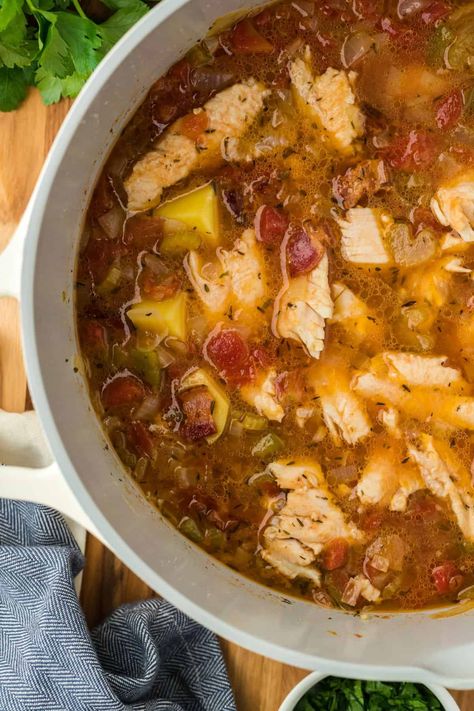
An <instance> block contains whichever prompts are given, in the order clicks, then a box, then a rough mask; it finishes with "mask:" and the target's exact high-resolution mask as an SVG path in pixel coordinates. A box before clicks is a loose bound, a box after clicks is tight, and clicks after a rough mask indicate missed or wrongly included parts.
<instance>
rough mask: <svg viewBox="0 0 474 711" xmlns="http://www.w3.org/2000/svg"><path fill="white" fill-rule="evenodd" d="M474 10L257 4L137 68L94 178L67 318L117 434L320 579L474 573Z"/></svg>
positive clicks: (165, 498)
mask: <svg viewBox="0 0 474 711" xmlns="http://www.w3.org/2000/svg"><path fill="white" fill-rule="evenodd" d="M473 37H474V4H462V5H461V4H459V5H458V4H456V3H448V2H444V0H434V1H433V2H430V0H421V2H419V1H418V2H411V1H410V0H400V2H399V3H398V4H397V3H395V2H383V1H382V0H354V2H352V1H351V2H346V1H345V0H325V1H324V2H321V3H314V2H310V1H308V0H297V2H294V3H291V4H286V3H285V4H276V5H273V6H271V7H268V8H266V9H263V10H262V11H260V12H259V13H258V14H256V15H254V16H249V17H247V18H244V19H242V20H241V21H239V22H238V23H237V24H236V25H234V26H233V27H232V28H230V29H228V30H226V31H224V32H223V33H221V34H220V35H219V36H213V37H211V38H209V39H208V40H206V41H204V42H202V43H201V44H199V45H198V46H196V47H194V48H192V49H191V50H190V51H189V53H188V54H187V55H186V56H185V57H184V59H182V60H180V61H179V62H178V63H177V64H176V65H174V66H173V67H172V68H171V69H170V70H169V71H168V73H167V74H166V75H165V76H164V77H162V78H160V79H158V80H157V82H156V83H155V84H154V85H153V86H152V88H151V89H150V92H149V94H148V96H147V98H146V99H145V101H144V103H143V105H142V106H141V107H140V108H139V110H138V111H137V113H136V115H135V116H134V118H133V119H132V121H131V122H130V124H129V125H128V126H127V127H126V129H125V130H124V131H123V134H122V135H121V137H120V139H119V140H118V142H117V144H116V145H115V147H114V149H113V151H112V153H111V155H110V157H109V159H108V161H107V164H106V165H105V167H104V170H103V172H102V174H101V176H100V178H99V181H98V183H97V186H96V188H95V190H94V193H93V196H92V199H91V203H90V207H89V211H88V216H87V221H86V227H85V231H84V238H83V243H82V247H81V252H80V256H79V260H78V270H77V322H78V331H79V337H80V343H81V350H82V355H83V357H84V362H85V367H86V372H87V377H88V380H89V384H90V393H91V398H92V401H93V404H94V407H95V409H96V411H97V413H98V415H99V417H100V418H101V420H102V422H103V425H104V428H105V430H106V431H107V433H108V435H109V437H110V440H111V442H112V444H113V446H114V447H115V450H116V452H117V453H118V455H119V457H120V458H121V460H122V461H123V464H124V466H125V467H126V468H127V470H128V471H129V472H130V474H131V476H132V477H133V478H134V479H135V480H136V481H137V482H138V484H139V485H140V486H141V487H142V489H143V491H144V493H145V495H146V496H147V498H148V499H149V500H150V501H151V502H153V503H154V504H156V506H157V507H159V508H160V510H161V511H162V512H163V514H164V515H165V516H166V517H167V518H168V519H169V520H170V521H172V523H173V524H174V525H176V526H177V527H178V528H179V529H180V530H181V531H182V533H183V534H185V535H187V536H188V537H189V538H190V539H191V540H193V541H195V542H196V543H198V544H199V545H200V546H202V547H203V548H204V549H206V550H207V551H208V552H209V553H211V554H212V555H214V556H216V557H217V558H219V559H220V560H222V561H224V562H225V563H227V564H228V565H230V566H232V567H233V568H235V569H237V570H239V571H241V572H243V573H245V574H247V575H249V576H251V577H253V578H255V579H257V580H259V581H261V582H263V583H264V584H266V585H270V586H273V587H276V588H278V589H280V590H284V591H286V592H287V593H288V592H289V593H294V594H297V595H300V596H303V597H306V598H309V599H312V600H314V601H315V602H316V603H317V604H320V605H324V606H337V607H344V608H347V609H358V608H362V607H366V606H374V607H376V608H377V609H380V608H381V607H382V608H387V607H389V608H391V609H407V608H418V607H424V606H430V605H434V604H439V603H446V602H454V601H457V600H459V599H461V600H462V599H466V598H469V597H470V596H471V591H473V590H474V588H471V586H472V585H473V584H474V488H473V485H472V481H471V479H472V471H473V465H472V462H473V456H474V440H473V434H472V433H473V432H474V392H473V380H474V282H473V278H472V275H473V274H474V272H472V271H471V269H473V268H474V254H473V249H472V246H471V244H472V243H473V242H474V118H473V117H474V81H473V71H474V69H473V67H474V59H473V57H474V42H473ZM157 554H158V553H157Z"/></svg>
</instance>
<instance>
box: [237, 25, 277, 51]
mask: <svg viewBox="0 0 474 711" xmlns="http://www.w3.org/2000/svg"><path fill="white" fill-rule="evenodd" d="M230 41H231V44H232V48H233V50H234V52H235V53H236V54H269V53H270V52H273V45H271V44H270V42H269V41H268V40H266V39H265V37H263V35H261V34H260V32H259V31H258V30H257V29H256V27H255V25H254V24H253V23H252V22H251V21H250V20H242V22H239V23H238V24H237V25H236V26H235V27H234V29H233V30H232V34H231V37H230Z"/></svg>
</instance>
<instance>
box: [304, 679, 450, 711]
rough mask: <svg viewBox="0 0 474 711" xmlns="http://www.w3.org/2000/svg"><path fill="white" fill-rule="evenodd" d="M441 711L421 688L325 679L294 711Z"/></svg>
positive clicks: (376, 682) (434, 700)
mask: <svg viewBox="0 0 474 711" xmlns="http://www.w3.org/2000/svg"><path fill="white" fill-rule="evenodd" d="M389 709H395V711H397V710H398V711H443V707H442V706H441V704H440V702H439V701H438V699H437V698H436V697H435V696H433V694H432V693H431V691H430V690H429V689H427V688H426V687H425V686H422V685H421V684H411V683H408V682H393V683H388V682H382V681H360V680H358V679H356V680H354V679H338V678H336V677H331V676H330V677H327V678H326V679H322V680H321V681H320V682H318V684H316V686H313V688H312V689H310V690H309V691H308V692H307V693H306V694H305V695H304V696H303V698H302V699H301V700H300V701H299V702H298V704H297V705H296V708H295V711H387V710H389Z"/></svg>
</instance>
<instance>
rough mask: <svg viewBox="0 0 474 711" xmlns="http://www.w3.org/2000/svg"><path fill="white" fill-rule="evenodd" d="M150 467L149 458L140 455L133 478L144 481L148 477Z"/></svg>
mask: <svg viewBox="0 0 474 711" xmlns="http://www.w3.org/2000/svg"><path fill="white" fill-rule="evenodd" d="M147 469H148V459H147V458H146V457H140V459H139V460H138V462H137V464H136V466H135V468H134V470H133V478H134V479H135V480H136V481H138V482H142V481H144V479H145V477H146V470H147Z"/></svg>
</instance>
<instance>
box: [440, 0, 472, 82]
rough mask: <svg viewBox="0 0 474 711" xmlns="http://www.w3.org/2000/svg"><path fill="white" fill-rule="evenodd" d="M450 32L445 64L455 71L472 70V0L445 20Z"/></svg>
mask: <svg viewBox="0 0 474 711" xmlns="http://www.w3.org/2000/svg"><path fill="white" fill-rule="evenodd" d="M447 28H448V32H449V33H450V39H451V41H450V42H449V45H448V47H447V49H446V55H445V56H446V59H447V62H446V64H447V65H448V67H449V68H450V69H456V70H457V71H463V70H468V71H471V72H472V71H473V70H474V2H470V3H466V4H464V5H462V6H461V7H459V8H458V9H457V10H456V11H455V12H453V14H452V15H451V17H450V18H449V19H448V21H447Z"/></svg>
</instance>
